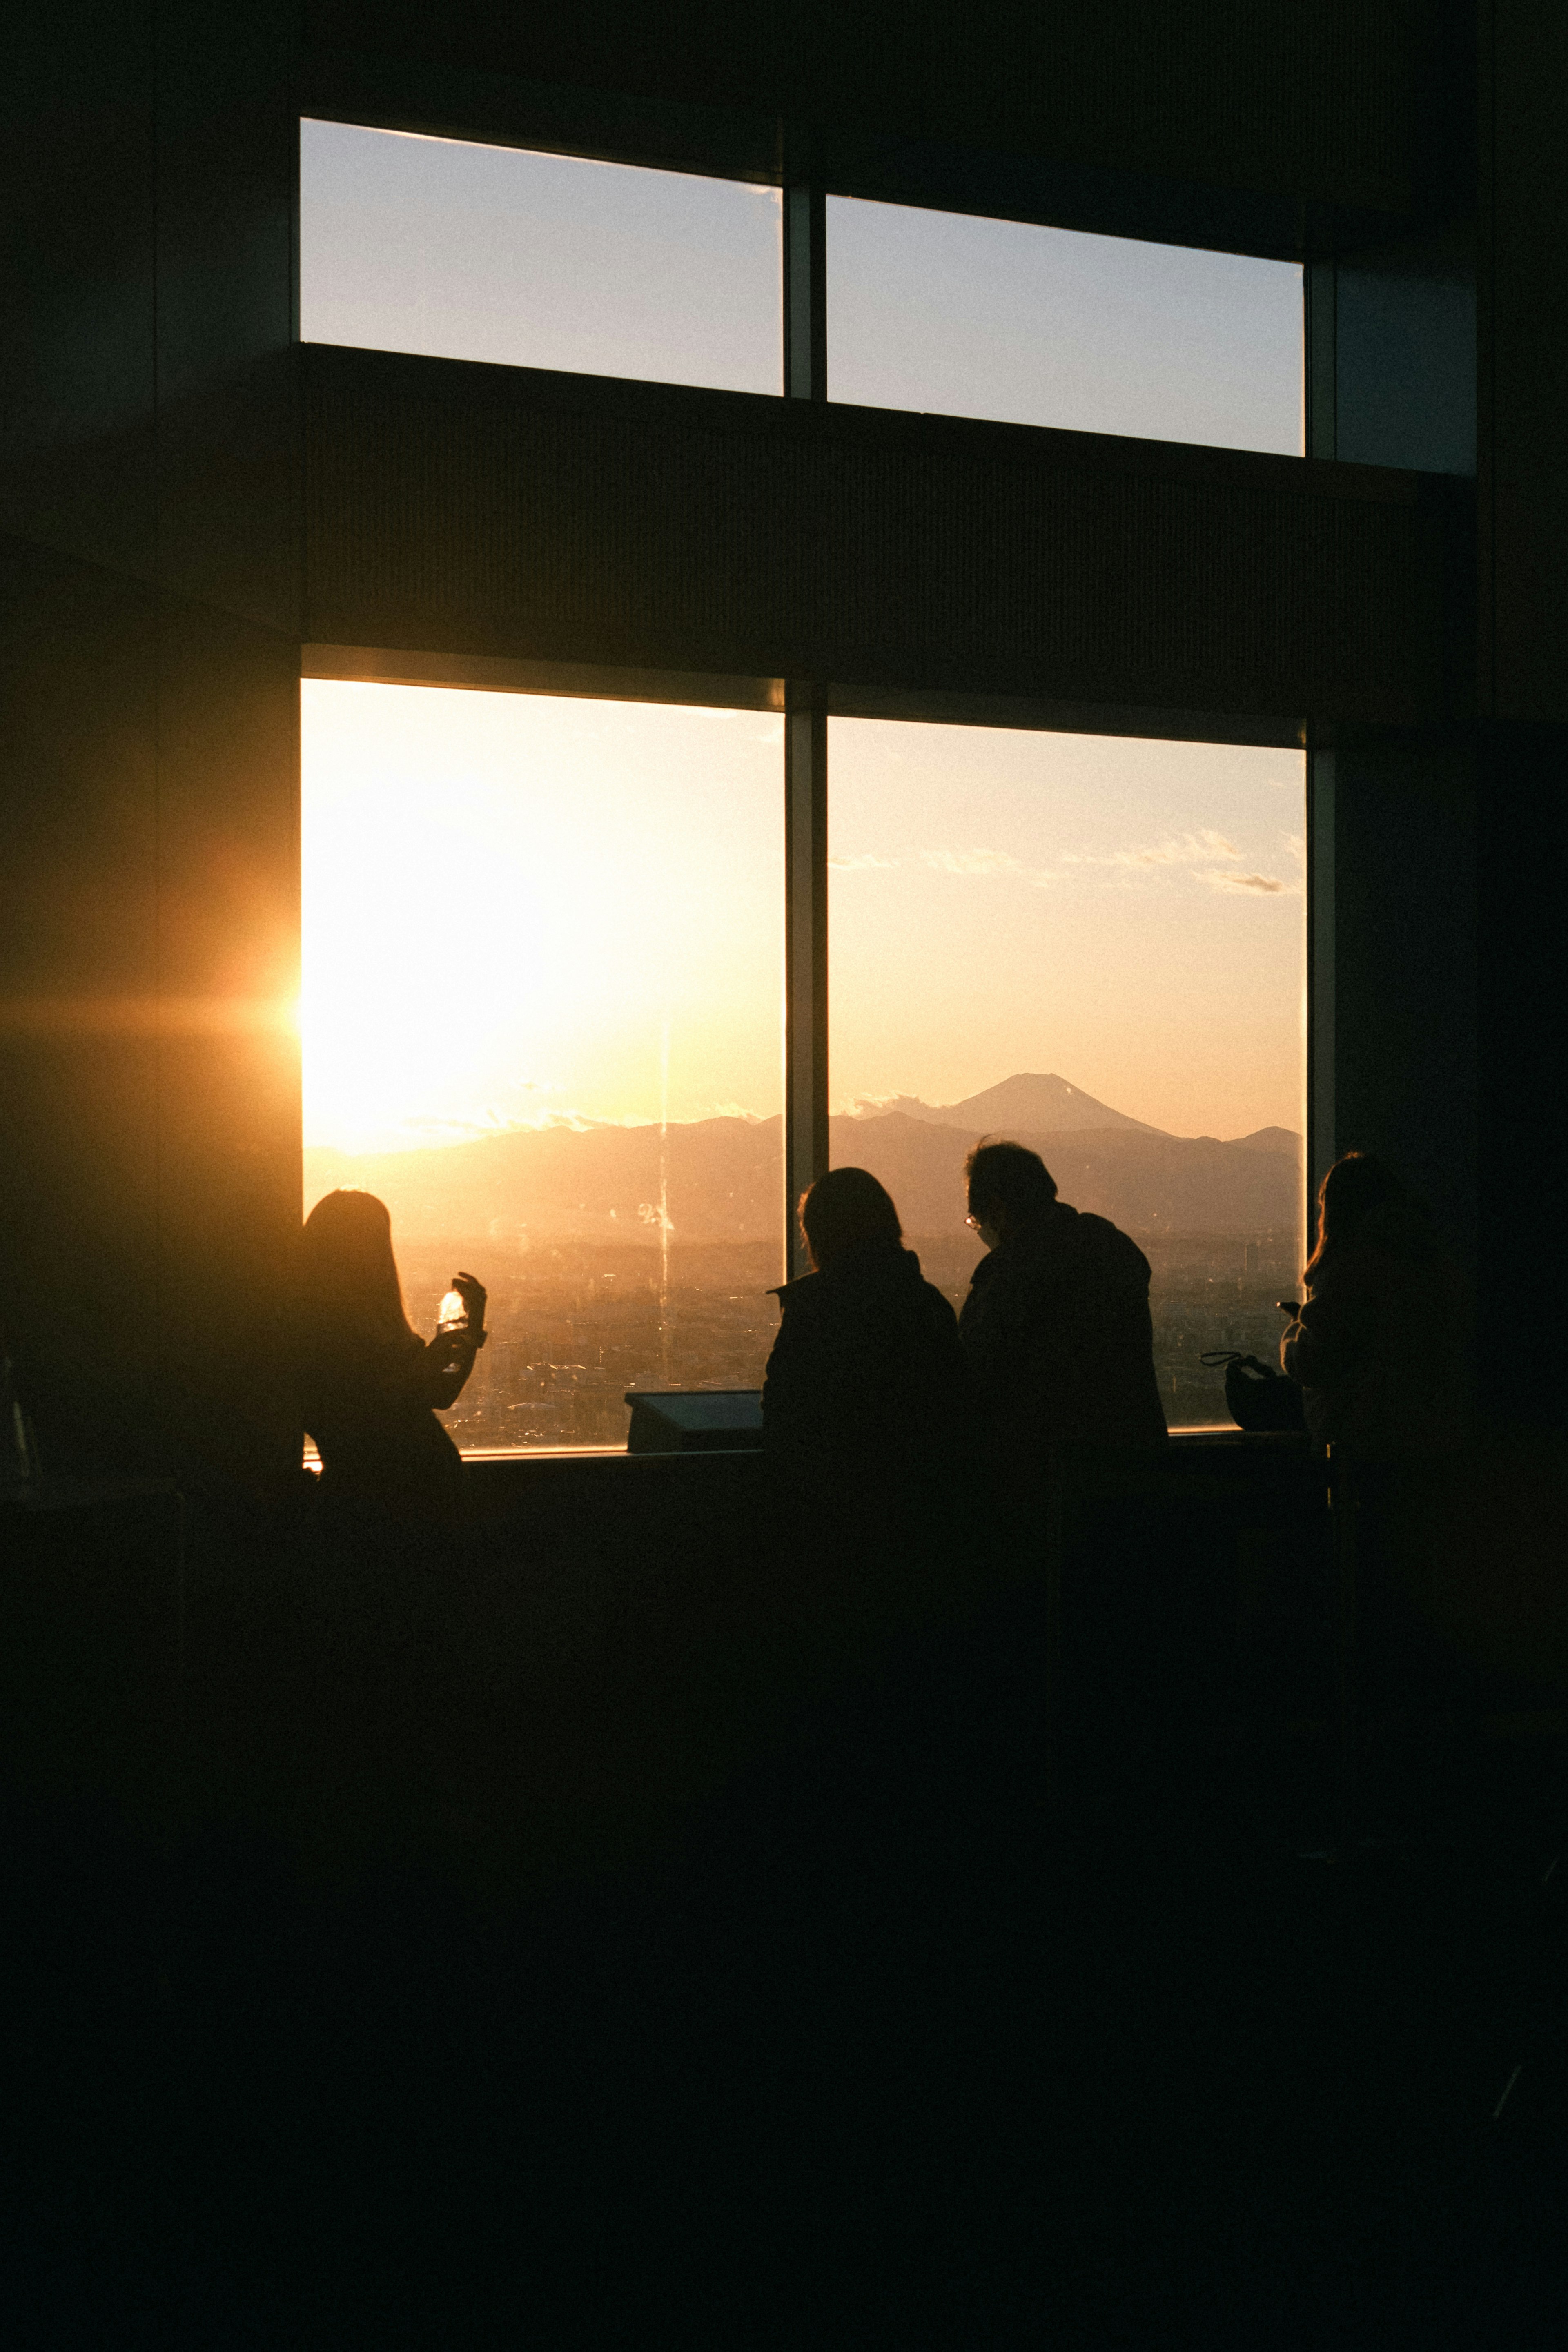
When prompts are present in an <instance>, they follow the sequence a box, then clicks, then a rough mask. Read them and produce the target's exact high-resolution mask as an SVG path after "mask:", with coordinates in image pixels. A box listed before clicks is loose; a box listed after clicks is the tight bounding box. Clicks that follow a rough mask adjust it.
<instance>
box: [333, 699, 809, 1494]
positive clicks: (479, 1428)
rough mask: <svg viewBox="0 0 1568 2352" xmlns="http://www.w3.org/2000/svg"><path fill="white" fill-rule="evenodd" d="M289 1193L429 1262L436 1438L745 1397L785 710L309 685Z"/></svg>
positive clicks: (761, 1318) (757, 1336)
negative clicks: (374, 1200)
mask: <svg viewBox="0 0 1568 2352" xmlns="http://www.w3.org/2000/svg"><path fill="white" fill-rule="evenodd" d="M302 696H303V730H304V762H303V777H304V801H303V854H304V985H303V999H302V1005H303V1015H302V1018H303V1032H304V1064H305V1126H306V1146H307V1149H306V1154H305V1206H306V1208H307V1210H309V1208H310V1206H311V1205H312V1204H313V1203H314V1202H315V1201H316V1200H317V1199H319V1198H320V1196H321V1193H323V1192H328V1191H330V1190H331V1189H332V1188H333V1187H334V1186H336V1185H350V1186H354V1187H358V1188H362V1189H363V1190H365V1191H368V1192H375V1193H377V1194H379V1196H380V1197H381V1198H382V1199H383V1200H384V1201H385V1202H386V1203H387V1206H388V1208H389V1209H390V1210H391V1213H392V1220H393V1235H394V1242H395V1248H396V1251H397V1256H398V1264H399V1267H400V1270H401V1272H402V1276H403V1283H404V1297H405V1307H406V1308H407V1311H408V1314H409V1317H410V1319H411V1321H413V1322H414V1324H415V1325H416V1327H417V1328H420V1329H422V1330H423V1331H425V1332H426V1333H428V1332H429V1331H430V1330H432V1329H433V1328H434V1325H435V1315H436V1307H437V1300H438V1298H439V1297H440V1294H441V1292H442V1291H443V1290H444V1289H445V1288H446V1286H447V1281H448V1278H449V1277H450V1276H451V1275H452V1273H453V1272H454V1271H455V1270H456V1269H457V1268H458V1267H459V1266H461V1267H467V1268H471V1269H472V1270H473V1272H474V1273H476V1274H477V1275H478V1276H479V1278H480V1280H481V1281H483V1282H484V1283H485V1284H486V1285H487V1286H488V1288H489V1294H490V1306H489V1325H490V1331H491V1339H490V1344H489V1347H488V1348H487V1349H485V1351H484V1353H483V1354H482V1355H481V1356H480V1357H479V1363H478V1365H477V1367H476V1370H475V1373H474V1377H473V1379H472V1380H471V1381H470V1382H469V1384H468V1389H467V1390H466V1391H464V1394H463V1396H462V1397H461V1399H460V1400H459V1401H458V1405H457V1406H456V1408H455V1409H454V1410H453V1412H450V1413H449V1414H448V1415H447V1426H448V1427H449V1428H450V1429H451V1430H452V1433H453V1434H454V1436H455V1437H456V1438H457V1439H458V1443H459V1444H460V1445H462V1446H463V1447H464V1448H465V1450H470V1451H471V1450H483V1449H485V1448H487V1447H506V1448H512V1447H524V1448H526V1447H559V1446H570V1445H584V1446H588V1445H609V1444H622V1443H624V1442H625V1437H626V1423H627V1414H626V1408H625V1406H624V1404H623V1403H622V1398H623V1395H624V1393H625V1391H626V1390H627V1389H630V1388H637V1387H677V1388H731V1387H755V1386H756V1385H757V1384H758V1383H759V1382H760V1381H761V1378H762V1371H763V1363H764V1362H765V1360H766V1357H767V1351H768V1349H769V1348H770V1347H771V1345H772V1343H773V1331H774V1329H775V1328H776V1325H777V1313H776V1309H775V1307H774V1305H773V1300H772V1299H771V1298H770V1297H768V1296H767V1293H768V1289H769V1287H770V1286H771V1285H773V1284H775V1283H777V1282H778V1281H779V1280H780V1278H781V1255H782V1240H783V1226H784V1215H783V1211H784V1167H783V1134H782V1118H781V1111H782V1100H783V1093H782V1089H783V1052H782V1034H781V1010H780V1008H781V1003H782V995H783V957H784V944H783V927H784V826H783V782H782V779H783V759H784V751H783V724H784V722H783V721H782V719H777V718H773V717H770V716H768V715H767V714H765V713H763V712H757V711H735V710H707V709H681V708H672V707H669V706H665V705H658V704H651V705H650V704H640V703H615V702H592V701H574V700H567V699H562V698H551V697H545V696H537V695H521V694H489V693H471V692H464V691H460V690H450V691H448V690H443V689H435V688H417V687H398V686H380V685H366V684H344V683H337V682H333V681H326V680H308V681H306V683H305V685H304V687H303V688H302Z"/></svg>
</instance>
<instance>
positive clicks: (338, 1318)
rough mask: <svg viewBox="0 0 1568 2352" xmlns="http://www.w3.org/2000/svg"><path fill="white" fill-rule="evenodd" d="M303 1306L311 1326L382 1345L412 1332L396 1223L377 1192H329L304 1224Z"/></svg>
mask: <svg viewBox="0 0 1568 2352" xmlns="http://www.w3.org/2000/svg"><path fill="white" fill-rule="evenodd" d="M303 1272H304V1300H305V1307H306V1311H307V1313H308V1315H309V1316H310V1319H311V1321H312V1322H317V1321H320V1322H322V1323H324V1324H326V1325H328V1326H329V1327H331V1328H336V1329H343V1328H348V1329H352V1330H355V1331H358V1332H361V1333H363V1334H364V1335H366V1336H368V1337H370V1338H373V1339H400V1338H401V1337H402V1335H403V1334H404V1333H405V1331H406V1330H407V1328H408V1321H407V1318H406V1317H405V1314H404V1311H403V1289H402V1286H401V1285H400V1283H399V1282H398V1279H397V1261H396V1259H395V1257H394V1256H393V1254H392V1219H391V1217H390V1216H389V1215H388V1213H387V1210H386V1204H385V1202H383V1201H378V1200H377V1199H376V1197H375V1195H374V1192H327V1193H325V1194H323V1196H322V1197H321V1200H319V1201H318V1202H317V1203H316V1205H315V1207H314V1208H313V1209H312V1210H311V1212H310V1215H309V1216H308V1217H307V1218H306V1220H305V1238H304V1267H303Z"/></svg>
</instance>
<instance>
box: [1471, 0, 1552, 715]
mask: <svg viewBox="0 0 1568 2352" xmlns="http://www.w3.org/2000/svg"><path fill="white" fill-rule="evenodd" d="M1480 51H1481V61H1482V68H1483V79H1482V88H1481V106H1480V121H1481V165H1480V172H1479V217H1480V237H1479V295H1480V317H1481V329H1482V342H1481V364H1480V373H1479V395H1480V463H1479V504H1480V522H1481V561H1480V596H1481V610H1480V632H1479V697H1480V707H1481V709H1483V710H1484V711H1487V712H1489V713H1492V714H1494V715H1495V716H1496V717H1497V718H1499V719H1504V720H1524V721H1527V722H1539V721H1542V720H1547V721H1552V722H1563V721H1568V662H1565V661H1564V659H1563V611H1564V604H1565V601H1568V443H1565V439H1564V433H1563V419H1564V417H1565V416H1568V335H1564V333H1563V319H1562V304H1561V300H1560V299H1559V296H1558V289H1559V288H1560V286H1561V284H1562V278H1563V255H1564V253H1565V252H1568V141H1565V140H1564V137H1563V91H1564V89H1568V12H1565V11H1563V9H1560V8H1542V7H1538V6H1535V5H1532V0H1488V5H1486V6H1485V7H1484V8H1483V10H1482V13H1481V45H1480Z"/></svg>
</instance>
